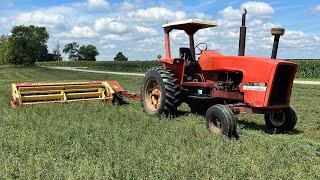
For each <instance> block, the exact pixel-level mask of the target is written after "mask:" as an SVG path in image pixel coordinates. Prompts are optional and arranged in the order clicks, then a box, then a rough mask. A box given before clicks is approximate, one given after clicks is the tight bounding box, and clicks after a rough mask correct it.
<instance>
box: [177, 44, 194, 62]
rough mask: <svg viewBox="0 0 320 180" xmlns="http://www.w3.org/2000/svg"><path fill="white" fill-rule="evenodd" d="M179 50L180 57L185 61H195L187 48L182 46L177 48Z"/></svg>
mask: <svg viewBox="0 0 320 180" xmlns="http://www.w3.org/2000/svg"><path fill="white" fill-rule="evenodd" d="M179 51H180V58H181V59H184V60H185V61H186V62H188V61H189V62H190V61H195V60H194V59H193V57H192V53H191V50H190V49H189V48H185V47H182V48H180V49H179Z"/></svg>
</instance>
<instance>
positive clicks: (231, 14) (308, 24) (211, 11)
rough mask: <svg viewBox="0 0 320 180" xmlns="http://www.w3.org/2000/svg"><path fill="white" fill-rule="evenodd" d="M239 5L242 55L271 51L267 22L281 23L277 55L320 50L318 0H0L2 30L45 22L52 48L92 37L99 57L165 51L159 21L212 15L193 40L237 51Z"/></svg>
mask: <svg viewBox="0 0 320 180" xmlns="http://www.w3.org/2000/svg"><path fill="white" fill-rule="evenodd" d="M243 8H247V10H248V21H247V22H248V37H247V50H246V53H247V55H252V56H267V57H269V56H270V53H271V47H272V36H271V35H270V29H271V28H272V27H279V26H280V27H283V28H285V29H286V33H285V35H284V37H283V38H282V39H281V42H280V49H279V58H320V51H319V49H320V23H319V22H320V20H319V19H320V1H319V0H308V1H301V0H290V1H289V0H288V1H284V0H270V1H240V0H211V1H210V0H209V1H199V0H190V1H181V0H172V1H161V0H154V1H153V0H149V1H143V0H126V1H116V0H64V1H62V0H53V1H43V0H0V34H8V33H10V29H11V27H12V26H14V25H20V24H25V25H29V24H35V25H39V26H45V27H46V28H47V30H48V32H49V33H50V40H49V42H48V46H49V51H51V50H52V49H53V48H54V47H55V45H56V43H57V41H59V42H60V44H61V45H62V46H64V44H66V43H68V42H72V41H76V42H78V43H79V44H89V43H90V44H94V45H96V46H97V47H98V49H99V51H100V54H101V55H100V56H99V57H98V60H111V59H112V58H113V57H114V55H115V54H116V52H118V51H122V52H124V54H125V55H127V56H128V57H129V59H130V60H146V59H155V57H156V56H157V55H158V54H163V53H164V45H163V32H162V29H161V25H162V24H164V23H165V22H173V21H176V20H183V19H189V18H197V19H206V20H215V21H217V22H218V24H219V27H217V28H212V29H206V30H201V31H199V32H198V33H197V34H196V36H195V40H196V42H197V43H199V42H207V43H208V45H209V48H210V49H214V50H217V51H219V52H221V53H224V54H227V55H235V54H236V53H237V45H238V31H239V25H240V21H241V12H242V9H243ZM171 38H172V51H173V52H172V54H173V56H176V55H177V49H178V47H180V46H186V43H187V37H186V36H185V35H184V34H183V33H181V32H179V31H174V32H173V33H172V35H171Z"/></svg>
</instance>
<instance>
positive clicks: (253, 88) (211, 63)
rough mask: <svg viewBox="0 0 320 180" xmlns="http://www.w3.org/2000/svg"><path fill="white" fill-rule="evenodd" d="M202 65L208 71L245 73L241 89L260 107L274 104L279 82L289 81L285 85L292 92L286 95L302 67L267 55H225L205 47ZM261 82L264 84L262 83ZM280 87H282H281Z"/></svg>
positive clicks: (248, 100) (200, 63) (203, 69)
mask: <svg viewBox="0 0 320 180" xmlns="http://www.w3.org/2000/svg"><path fill="white" fill-rule="evenodd" d="M199 65H200V67H201V69H202V71H203V72H208V73H209V72H212V71H225V72H239V73H242V74H243V79H242V82H241V87H240V91H241V92H244V99H245V102H248V103H249V104H254V105H255V106H256V107H267V106H270V105H272V102H271V101H270V100H269V98H270V97H271V93H272V89H273V87H274V85H275V84H279V83H280V84H281V83H283V84H287V85H286V86H287V87H284V88H285V89H287V90H288V93H287V94H283V95H284V96H289V95H290V93H291V87H292V83H293V79H294V77H295V74H296V71H297V68H298V65H297V64H296V63H293V62H289V61H283V60H274V59H269V58H263V57H249V56H224V55H222V54H220V53H218V52H216V51H203V52H202V54H201V57H200V59H199ZM282 79H286V80H282ZM246 85H249V86H246ZM260 85H261V86H263V87H259V86H260ZM247 87H248V88H247ZM276 91H282V90H281V87H280V88H279V89H277V90H276ZM284 101H286V102H283V104H284V103H285V104H288V103H289V100H287V99H285V100H284ZM270 103H271V104H270ZM274 104H276V103H274Z"/></svg>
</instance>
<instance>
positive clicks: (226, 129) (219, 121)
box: [206, 104, 237, 138]
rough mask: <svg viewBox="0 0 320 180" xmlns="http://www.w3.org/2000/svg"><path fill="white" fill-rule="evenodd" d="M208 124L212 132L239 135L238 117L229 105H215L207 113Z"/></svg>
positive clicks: (231, 135)
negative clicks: (237, 129) (237, 130)
mask: <svg viewBox="0 0 320 180" xmlns="http://www.w3.org/2000/svg"><path fill="white" fill-rule="evenodd" d="M206 126H207V128H208V130H209V131H210V132H213V133H216V134H223V135H226V136H228V137H230V138H231V137H237V132H236V128H237V124H236V118H235V116H234V114H233V112H232V111H231V109H230V108H229V107H228V106H224V105H219V104H218V105H214V106H212V107H210V108H209V109H208V111H207V113H206Z"/></svg>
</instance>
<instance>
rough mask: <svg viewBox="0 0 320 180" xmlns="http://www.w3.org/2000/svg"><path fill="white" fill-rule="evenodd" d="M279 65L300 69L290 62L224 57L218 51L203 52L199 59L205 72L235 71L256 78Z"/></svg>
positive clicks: (248, 57)
mask: <svg viewBox="0 0 320 180" xmlns="http://www.w3.org/2000/svg"><path fill="white" fill-rule="evenodd" d="M279 64H286V65H289V66H294V67H296V68H297V67H298V65H297V64H296V63H293V62H290V61H284V60H275V59H269V58H264V57H251V56H224V55H222V54H220V53H218V52H216V51H203V52H202V54H201V57H200V58H199V65H200V66H201V69H202V70H203V71H212V70H217V71H224V70H227V71H229V70H234V71H241V72H247V73H249V74H252V75H254V76H257V74H269V73H270V71H271V70H272V69H273V68H275V67H276V66H277V65H279Z"/></svg>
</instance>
